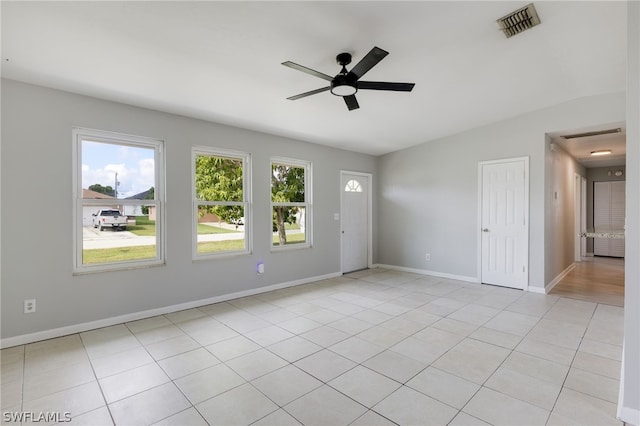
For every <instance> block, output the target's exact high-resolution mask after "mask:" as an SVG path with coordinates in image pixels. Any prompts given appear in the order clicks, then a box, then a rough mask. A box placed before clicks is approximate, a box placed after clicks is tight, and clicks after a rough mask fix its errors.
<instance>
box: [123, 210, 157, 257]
mask: <svg viewBox="0 0 640 426" xmlns="http://www.w3.org/2000/svg"><path fill="white" fill-rule="evenodd" d="M127 231H129V232H132V233H134V234H136V235H138V236H140V237H152V236H154V235H156V221H155V220H149V217H148V216H136V224H135V225H127ZM154 256H155V253H154V254H153V256H151V257H154Z"/></svg>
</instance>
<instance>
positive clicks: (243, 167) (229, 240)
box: [192, 147, 251, 259]
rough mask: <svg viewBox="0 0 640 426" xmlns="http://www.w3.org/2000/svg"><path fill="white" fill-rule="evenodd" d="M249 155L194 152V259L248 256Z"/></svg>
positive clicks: (199, 148)
mask: <svg viewBox="0 0 640 426" xmlns="http://www.w3.org/2000/svg"><path fill="white" fill-rule="evenodd" d="M250 170H251V166H250V156H249V154H245V153H240V152H234V151H223V150H214V149H211V148H206V147H197V148H194V149H193V180H192V182H193V183H194V186H193V229H194V232H193V235H194V238H193V241H194V244H193V257H194V259H200V258H206V257H213V256H218V255H221V254H241V253H250V252H251V247H250V238H249V236H250V226H251V220H250V217H251V209H250V204H249V203H250V198H251V197H250V192H249V182H251V178H250Z"/></svg>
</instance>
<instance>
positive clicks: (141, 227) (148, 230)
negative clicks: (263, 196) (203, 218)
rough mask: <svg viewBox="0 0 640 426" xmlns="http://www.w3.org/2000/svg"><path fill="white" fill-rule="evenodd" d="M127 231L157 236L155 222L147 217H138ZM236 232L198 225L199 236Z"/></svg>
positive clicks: (202, 224)
mask: <svg viewBox="0 0 640 426" xmlns="http://www.w3.org/2000/svg"><path fill="white" fill-rule="evenodd" d="M127 231H129V232H132V233H133V234H135V235H138V236H140V237H152V236H154V235H156V222H155V220H149V218H148V217H147V216H136V224H135V225H128V226H127ZM234 232H240V231H236V230H234V229H226V228H222V227H219V226H211V225H205V224H204V223H199V224H198V234H199V235H203V234H229V233H234Z"/></svg>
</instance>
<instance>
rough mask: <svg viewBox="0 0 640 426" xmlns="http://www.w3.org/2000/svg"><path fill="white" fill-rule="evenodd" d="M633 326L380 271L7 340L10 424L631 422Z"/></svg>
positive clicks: (589, 307)
mask: <svg viewBox="0 0 640 426" xmlns="http://www.w3.org/2000/svg"><path fill="white" fill-rule="evenodd" d="M622 321H623V310H622V308H619V307H616V306H608V305H602V304H596V303H592V302H584V301H578V300H572V299H566V298H562V297H558V296H550V295H541V294H535V293H526V292H522V291H517V290H512V289H506V288H500V287H492V286H484V285H478V284H469V283H464V282H459V281H453V280H447V279H439V278H434V277H425V276H421V275H416V274H410V273H403V272H397V271H388V270H382V269H372V270H367V271H360V272H357V273H353V274H350V275H347V276H344V277H340V278H335V279H330V280H324V281H320V282H315V283H311V284H307V285H302V286H298V287H293V288H288V289H283V290H278V291H273V292H270V293H265V294H260V295H256V296H252V297H246V298H242V299H237V300H231V301H228V302H224V303H217V304H214V305H209V306H203V307H201V308H198V309H190V310H187V311H182V312H175V313H171V314H167V315H163V316H159V317H154V318H148V319H144V320H140V321H134V322H131V323H127V324H120V325H116V326H112V327H107V328H103V329H99V330H92V331H88V332H85V333H80V334H75V335H70V336H65V337H61V338H57V339H52V340H47V341H42V342H37V343H32V344H28V345H24V346H19V347H13V348H8V349H3V350H2V351H1V358H2V369H1V372H2V377H1V383H2V389H1V390H2V394H1V396H2V399H1V401H2V407H1V408H2V411H3V416H2V424H8V423H10V422H9V420H10V419H11V418H10V415H11V414H12V413H19V412H22V413H32V415H34V416H37V415H39V414H40V413H44V414H47V413H54V414H55V413H58V415H59V418H58V419H59V420H65V413H69V414H68V415H69V416H71V420H72V422H71V424H74V425H93V426H99V425H112V424H116V425H134V426H137V425H152V424H154V425H181V426H187V425H207V424H210V425H214V424H215V425H249V424H256V425H295V424H304V425H323V426H329V425H349V424H353V425H388V424H402V425H409V424H418V425H446V424H449V425H486V424H493V425H512V426H517V425H545V424H547V425H582V426H584V425H598V426H603V425H615V424H618V425H619V424H620V422H618V421H617V420H616V418H615V413H616V401H617V393H618V387H619V379H620V378H619V374H620V360H621V349H622V348H621V345H622ZM8 415H9V416H8ZM11 423H12V424H15V423H13V422H11ZM29 423H30V422H24V423H23V424H29ZM32 423H35V422H32ZM37 423H38V424H47V422H37Z"/></svg>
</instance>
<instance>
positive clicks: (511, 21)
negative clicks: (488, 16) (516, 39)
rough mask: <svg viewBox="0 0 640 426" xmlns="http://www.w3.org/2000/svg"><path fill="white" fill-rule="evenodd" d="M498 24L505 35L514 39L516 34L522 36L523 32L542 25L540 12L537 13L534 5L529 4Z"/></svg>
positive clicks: (505, 17)
mask: <svg viewBox="0 0 640 426" xmlns="http://www.w3.org/2000/svg"><path fill="white" fill-rule="evenodd" d="M496 22H498V24H499V25H500V29H501V30H502V31H503V32H504V35H506V36H507V38H509V37H513V36H514V35H516V34H520V33H521V32H523V31H526V30H528V29H529V28H533V27H535V26H536V25H538V24H539V23H540V18H539V17H538V12H536V9H535V7H533V3H529V4H528V5H526V6H525V7H523V8H522V9H518V10H516V11H515V12H512V13H510V14H508V15H506V16H503V17H502V18H500V19H498V20H497V21H496Z"/></svg>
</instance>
